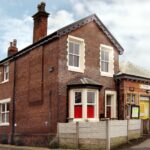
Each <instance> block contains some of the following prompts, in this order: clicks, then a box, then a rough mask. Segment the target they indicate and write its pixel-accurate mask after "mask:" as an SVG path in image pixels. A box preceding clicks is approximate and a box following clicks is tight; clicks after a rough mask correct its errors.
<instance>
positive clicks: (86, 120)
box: [70, 118, 99, 122]
mask: <svg viewBox="0 0 150 150" xmlns="http://www.w3.org/2000/svg"><path fill="white" fill-rule="evenodd" d="M70 122H99V119H98V118H88V119H83V118H81V119H72V121H70Z"/></svg>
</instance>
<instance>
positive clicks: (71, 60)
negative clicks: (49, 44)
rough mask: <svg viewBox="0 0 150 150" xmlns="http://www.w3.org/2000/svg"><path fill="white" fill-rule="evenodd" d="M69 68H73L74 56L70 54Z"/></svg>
mask: <svg viewBox="0 0 150 150" xmlns="http://www.w3.org/2000/svg"><path fill="white" fill-rule="evenodd" d="M69 66H73V55H71V54H69Z"/></svg>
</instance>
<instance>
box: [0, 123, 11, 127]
mask: <svg viewBox="0 0 150 150" xmlns="http://www.w3.org/2000/svg"><path fill="white" fill-rule="evenodd" d="M9 125H10V124H9V123H0V127H3V126H9Z"/></svg>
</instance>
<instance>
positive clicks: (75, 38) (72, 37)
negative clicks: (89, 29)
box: [68, 35, 84, 42]
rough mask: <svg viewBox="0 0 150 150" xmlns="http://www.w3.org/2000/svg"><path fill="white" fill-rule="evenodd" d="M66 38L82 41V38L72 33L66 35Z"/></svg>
mask: <svg viewBox="0 0 150 150" xmlns="http://www.w3.org/2000/svg"><path fill="white" fill-rule="evenodd" d="M68 38H69V39H72V40H73V41H74V40H77V41H81V42H84V39H82V38H79V37H75V36H72V35H68Z"/></svg>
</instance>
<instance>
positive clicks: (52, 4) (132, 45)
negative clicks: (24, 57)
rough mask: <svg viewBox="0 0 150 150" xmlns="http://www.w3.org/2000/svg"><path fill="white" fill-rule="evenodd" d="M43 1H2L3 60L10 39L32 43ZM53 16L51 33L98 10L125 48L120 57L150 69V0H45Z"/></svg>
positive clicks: (21, 44)
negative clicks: (35, 21) (37, 13)
mask: <svg viewBox="0 0 150 150" xmlns="http://www.w3.org/2000/svg"><path fill="white" fill-rule="evenodd" d="M40 2H41V0H0V60H1V59H3V58H5V57H6V54H7V48H8V46H9V42H10V41H12V40H13V39H17V41H18V48H19V50H21V49H22V48H24V47H26V46H28V45H29V44H31V43H32V31H33V30H32V28H33V21H32V18H31V16H32V15H33V14H35V12H36V11H37V4H39V3H40ZM45 2H46V5H47V6H46V10H47V12H49V13H50V14H51V15H50V17H49V26H48V33H51V32H53V31H55V30H57V29H59V28H61V27H63V26H65V25H67V24H70V23H72V22H74V21H76V20H78V19H81V18H83V17H86V16H88V15H90V14H92V13H96V14H97V16H98V17H99V18H100V20H101V21H102V22H103V23H104V24H105V25H106V26H107V28H108V29H109V30H110V32H111V33H112V34H113V35H114V36H115V38H116V39H117V40H118V42H119V43H120V44H121V45H122V47H123V48H124V49H125V52H124V54H123V55H122V56H120V60H126V61H131V62H133V63H135V64H137V65H139V66H142V67H143V68H145V69H148V70H150V0H45Z"/></svg>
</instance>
